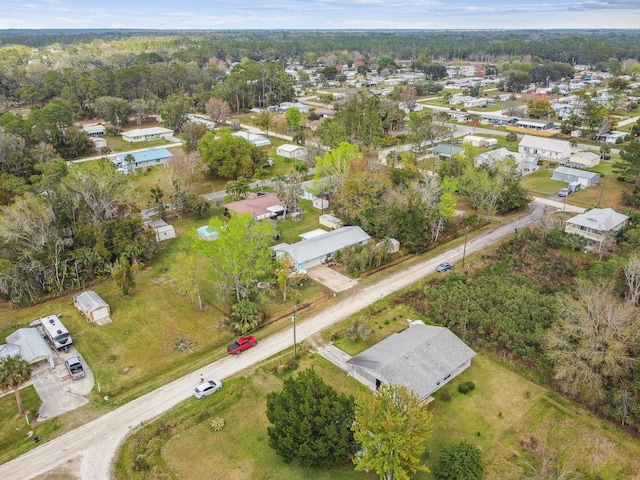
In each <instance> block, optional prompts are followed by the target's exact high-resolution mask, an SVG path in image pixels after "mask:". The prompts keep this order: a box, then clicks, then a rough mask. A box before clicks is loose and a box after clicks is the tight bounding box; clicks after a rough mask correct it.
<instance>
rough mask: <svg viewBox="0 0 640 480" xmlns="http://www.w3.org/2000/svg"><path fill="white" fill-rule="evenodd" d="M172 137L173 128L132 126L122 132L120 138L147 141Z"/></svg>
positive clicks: (127, 140)
mask: <svg viewBox="0 0 640 480" xmlns="http://www.w3.org/2000/svg"><path fill="white" fill-rule="evenodd" d="M169 137H173V130H171V129H169V128H163V127H149V128H134V129H133V130H128V131H126V132H122V139H123V140H124V141H125V142H148V141H151V140H161V139H163V138H164V139H165V140H169Z"/></svg>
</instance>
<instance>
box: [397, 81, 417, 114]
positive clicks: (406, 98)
mask: <svg viewBox="0 0 640 480" xmlns="http://www.w3.org/2000/svg"><path fill="white" fill-rule="evenodd" d="M400 101H401V102H402V103H404V106H405V107H406V108H407V109H408V110H409V111H410V112H413V111H414V110H415V109H416V107H417V106H418V94H417V92H416V88H415V87H411V86H409V85H405V86H404V87H402V92H400Z"/></svg>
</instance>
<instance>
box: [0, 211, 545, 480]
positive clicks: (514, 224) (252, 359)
mask: <svg viewBox="0 0 640 480" xmlns="http://www.w3.org/2000/svg"><path fill="white" fill-rule="evenodd" d="M542 213H543V207H542V204H541V203H540V202H537V201H536V202H534V203H533V204H532V206H531V208H530V209H529V211H528V212H527V213H525V214H524V215H521V216H520V217H518V218H516V219H514V220H512V221H510V222H508V223H505V224H503V225H501V226H498V227H496V228H494V229H493V230H491V231H489V232H487V233H485V234H483V235H481V236H478V237H475V238H472V239H470V240H469V241H468V242H467V244H466V255H470V254H472V253H474V252H478V251H480V250H482V249H484V248H486V247H487V246H489V245H491V244H492V243H495V242H497V241H498V240H500V239H502V238H503V237H505V236H507V235H509V234H512V233H513V232H514V229H523V228H526V227H528V226H530V225H532V224H533V223H534V222H536V221H537V220H538V219H539V218H540V217H541V215H542ZM463 250H464V246H463V245H459V246H457V247H454V248H452V249H450V250H449V251H447V252H445V253H443V254H441V255H439V256H437V257H435V258H433V259H430V260H425V261H424V262H422V263H419V264H416V265H413V266H411V267H408V268H406V269H405V270H403V271H401V272H398V273H396V274H395V275H392V276H390V277H387V278H385V279H384V280H383V281H381V282H379V283H377V284H374V285H370V286H366V287H362V286H361V287H359V288H357V289H356V291H355V292H353V293H354V294H347V297H346V298H345V299H344V300H343V301H341V302H339V303H337V304H335V305H334V306H332V307H330V308H328V309H326V310H324V311H322V312H319V313H317V314H315V315H313V316H311V317H309V318H307V319H305V320H304V321H299V322H298V325H297V331H296V335H297V339H298V341H300V342H301V341H303V340H304V339H306V338H307V337H309V336H311V335H314V334H316V333H318V332H320V331H321V330H323V329H325V328H327V327H328V326H330V325H333V324H334V323H336V322H339V321H341V320H343V319H345V318H347V317H348V316H349V315H352V314H354V313H356V312H358V311H360V310H362V309H363V308H365V307H367V306H368V305H371V304H372V303H374V302H375V301H377V300H379V299H380V298H383V297H385V296H387V295H389V294H391V293H393V292H396V291H398V290H400V289H402V288H405V287H407V286H409V285H411V284H413V283H415V282H416V281H418V280H419V279H421V278H423V277H425V276H426V275H429V274H431V273H433V272H434V269H435V266H436V265H437V264H438V263H440V262H443V261H450V262H456V261H459V260H460V259H461V258H462V256H463ZM292 340H293V332H292V330H291V328H289V329H287V330H286V331H283V332H280V333H278V334H276V335H273V336H271V337H269V338H266V339H264V340H261V341H260V344H259V345H258V346H257V347H256V348H252V349H251V350H249V351H247V352H245V353H243V354H242V355H240V356H229V357H226V358H224V359H222V360H220V361H218V362H214V363H212V364H210V365H208V366H207V367H205V368H203V369H201V370H198V371H195V372H193V373H191V374H189V375H188V376H186V377H184V378H180V379H178V380H175V381H173V382H171V383H169V384H167V385H165V386H163V387H161V388H159V389H157V390H154V391H153V392H150V393H148V394H146V395H144V396H142V397H140V398H138V399H136V400H134V401H132V402H130V403H128V404H126V405H123V406H122V407H119V408H118V409H116V410H114V411H112V412H110V413H107V414H106V415H104V416H102V417H100V418H98V419H96V420H94V421H92V422H90V423H87V424H86V425H83V426H81V427H79V428H77V429H75V430H73V431H71V432H68V433H66V434H64V435H62V436H60V437H58V438H55V439H53V440H51V441H49V442H46V443H44V444H41V445H39V446H38V447H37V448H35V449H33V450H31V451H29V452H27V453H25V454H24V455H22V456H21V457H19V458H17V459H15V460H12V461H10V462H8V463H6V464H4V465H2V466H0V478H1V479H6V480H14V479H15V480H18V479H28V478H34V477H36V476H38V475H42V474H44V473H46V472H48V471H50V470H52V469H54V468H56V467H59V466H65V465H66V466H70V465H74V466H75V470H76V475H77V476H78V478H80V479H82V480H107V479H109V478H111V468H112V462H113V459H114V456H115V454H116V452H117V450H118V447H119V445H120V444H121V442H122V441H123V440H124V439H125V437H126V436H127V434H128V433H129V431H130V429H131V428H132V427H135V426H137V425H140V424H141V422H148V421H150V420H152V419H153V418H155V417H157V416H158V415H161V414H162V413H164V412H166V411H167V410H169V409H171V408H172V407H174V406H175V405H177V404H178V403H180V402H182V401H184V400H187V399H188V398H189V397H190V396H191V394H192V392H193V388H194V387H195V385H196V384H197V383H198V382H199V375H200V373H203V374H204V375H205V377H207V378H219V379H223V380H224V379H226V378H229V377H231V376H233V375H235V374H237V373H238V372H240V371H242V370H244V369H246V368H247V367H249V366H251V365H254V364H256V363H258V362H261V361H263V360H265V359H267V358H269V357H271V356H272V355H274V354H276V353H278V352H280V351H282V350H284V349H286V348H290V347H291V344H292ZM194 401H195V400H194Z"/></svg>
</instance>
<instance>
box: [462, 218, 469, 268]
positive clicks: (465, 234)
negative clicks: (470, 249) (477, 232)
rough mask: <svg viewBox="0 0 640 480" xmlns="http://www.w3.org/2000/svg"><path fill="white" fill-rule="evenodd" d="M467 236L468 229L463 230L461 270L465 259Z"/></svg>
mask: <svg viewBox="0 0 640 480" xmlns="http://www.w3.org/2000/svg"><path fill="white" fill-rule="evenodd" d="M468 234H469V227H466V228H465V230H464V247H463V248H462V268H464V259H465V258H466V257H467V235H468Z"/></svg>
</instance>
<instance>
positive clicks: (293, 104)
mask: <svg viewBox="0 0 640 480" xmlns="http://www.w3.org/2000/svg"><path fill="white" fill-rule="evenodd" d="M290 108H297V109H298V110H299V111H300V113H303V114H304V113H309V111H310V110H311V106H309V105H305V104H304V103H300V102H282V103H281V104H280V105H278V111H280V112H281V113H284V112H286V111H287V110H289V109H290Z"/></svg>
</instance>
